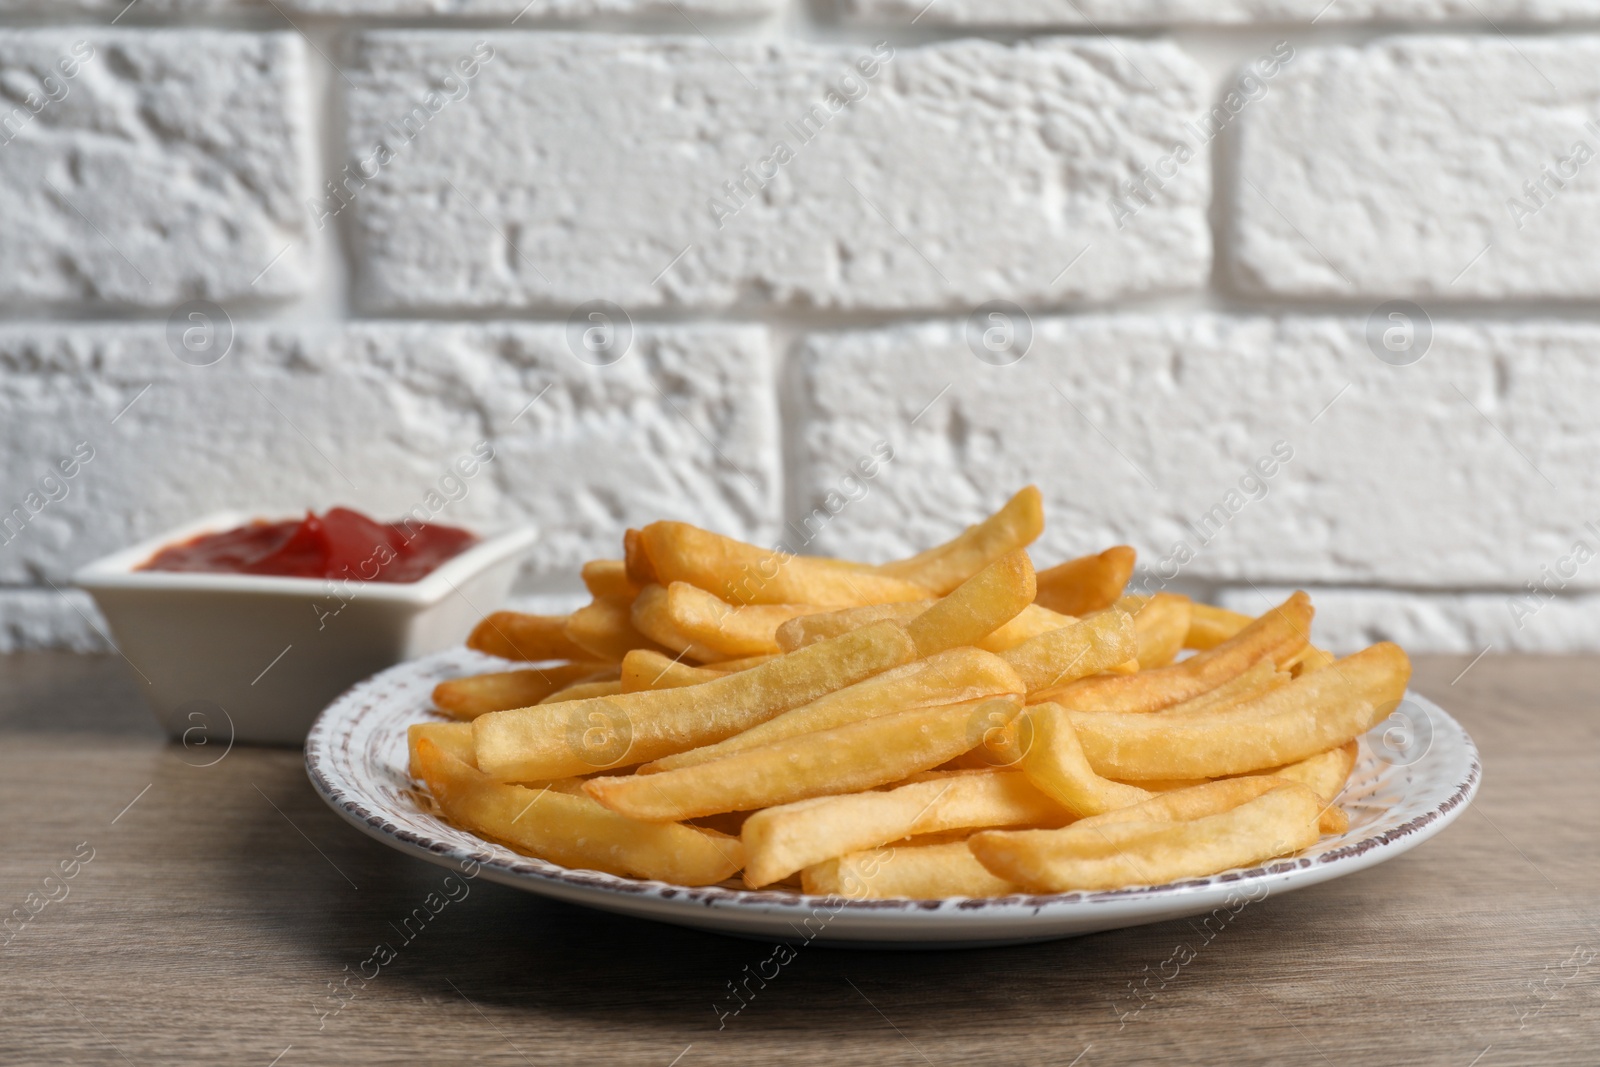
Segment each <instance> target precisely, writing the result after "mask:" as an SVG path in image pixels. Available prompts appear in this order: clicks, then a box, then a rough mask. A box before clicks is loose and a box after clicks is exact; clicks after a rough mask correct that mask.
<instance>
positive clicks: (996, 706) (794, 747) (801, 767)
mask: <svg viewBox="0 0 1600 1067" xmlns="http://www.w3.org/2000/svg"><path fill="white" fill-rule="evenodd" d="M880 625H888V624H880ZM847 636H848V635H847ZM846 639H847V638H838V639H837V640H846ZM819 647H820V646H819ZM796 654H797V655H798V654H799V653H796ZM1021 708H1022V702H1021V701H1020V700H1016V699H1015V698H1012V699H1010V700H1007V699H1004V698H996V699H993V700H984V701H974V702H972V703H968V704H944V705H940V706H938V707H932V708H913V709H911V710H909V711H900V712H894V713H891V714H888V715H879V716H876V717H874V718H871V719H863V720H862V721H860V722H854V723H851V724H850V725H848V726H840V727H836V728H835V729H832V730H823V731H820V732H818V733H813V734H801V735H800V736H799V737H793V738H789V739H788V740H785V741H777V742H774V743H773V744H770V745H761V746H758V747H756V748H750V749H745V750H744V751H743V752H735V753H733V754H732V755H730V756H724V757H722V758H721V759H717V760H712V761H711V762H709V763H701V764H698V765H697V766H693V767H681V768H679V769H677V770H671V771H661V772H660V773H658V774H636V775H627V776H619V777H609V778H591V779H589V781H588V783H587V784H585V786H584V790H585V792H587V793H588V794H589V795H590V796H591V797H593V798H594V799H596V800H598V801H599V802H600V803H601V804H604V805H605V806H606V807H607V808H610V809H611V810H612V811H614V812H616V813H617V814H619V815H626V816H627V817H628V818H631V819H644V820H647V821H658V822H667V821H679V820H683V819H694V818H699V817H700V816H703V815H716V814H718V813H719V812H725V811H750V810H752V809H754V808H766V807H771V806H773V805H775V804H788V803H791V802H793V801H796V800H805V799H806V798H808V797H815V796H825V795H827V794H830V793H837V792H847V793H848V792H858V791H860V790H863V789H872V788H875V787H877V786H880V785H887V784H888V783H890V782H898V781H901V780H903V779H905V778H907V777H909V776H910V775H913V774H916V773H917V772H918V771H925V770H929V769H930V768H933V767H937V766H938V765H939V764H941V763H944V762H945V761H946V760H950V759H953V758H955V757H956V756H959V755H961V753H963V752H965V751H967V750H968V749H970V748H973V747H974V746H975V745H977V744H978V742H979V741H980V740H981V738H982V732H981V730H978V731H975V730H974V724H975V723H977V722H984V721H987V716H990V715H994V714H996V713H999V714H1002V715H1005V716H1014V715H1015V714H1016V713H1017V712H1018V711H1020V710H1021ZM477 721H478V722H483V721H484V720H483V719H479V720H477ZM479 753H480V754H479V762H480V763H481V762H482V760H483V756H482V748H481V746H480V748H479Z"/></svg>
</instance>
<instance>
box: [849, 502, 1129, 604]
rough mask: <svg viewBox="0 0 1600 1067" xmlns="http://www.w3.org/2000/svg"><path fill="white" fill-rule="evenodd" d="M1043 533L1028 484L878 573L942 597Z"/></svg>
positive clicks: (1040, 512) (1039, 509)
mask: <svg viewBox="0 0 1600 1067" xmlns="http://www.w3.org/2000/svg"><path fill="white" fill-rule="evenodd" d="M1043 532H1044V501H1043V498H1041V497H1040V495H1039V490H1038V489H1037V488H1036V487H1034V486H1031V485H1030V486H1028V487H1027V488H1026V489H1023V490H1022V491H1021V492H1019V493H1018V494H1017V495H1016V496H1014V497H1012V498H1011V499H1010V500H1009V501H1007V502H1006V505H1005V507H1003V508H1001V509H1000V510H999V511H997V512H995V513H994V514H993V515H991V516H990V517H989V518H987V519H985V520H984V521H983V522H980V523H978V524H977V525H976V526H969V527H968V528H967V529H966V530H965V531H964V532H963V533H961V534H960V535H959V536H958V537H956V538H955V539H954V540H951V541H947V542H945V543H944V544H942V545H939V546H938V547H936V548H930V549H928V550H927V551H926V552H922V553H919V554H917V555H915V556H912V557H911V558H910V559H902V560H897V561H896V562H894V563H885V564H884V565H883V566H881V567H879V568H878V570H879V571H880V572H881V573H883V574H887V575H890V576H892V577H895V578H904V579H905V580H907V581H909V582H913V583H915V584H917V585H920V586H922V587H924V588H926V589H929V590H932V591H933V592H935V593H937V594H939V595H940V596H943V595H945V594H947V593H949V592H951V591H952V590H954V589H955V587H956V586H958V585H960V584H961V583H962V582H964V581H966V580H967V579H969V578H971V577H972V576H973V575H975V574H977V573H978V572H979V571H980V570H982V569H983V568H985V567H987V566H989V565H990V564H991V563H993V562H994V561H995V560H997V559H999V558H1000V557H1001V556H1004V555H1005V554H1006V553H1008V552H1016V551H1019V550H1020V549H1024V548H1027V547H1028V546H1029V545H1031V544H1033V542H1034V541H1036V540H1038V537H1039V535H1040V534H1041V533H1043ZM1123 582H1124V583H1126V582H1127V579H1126V578H1124V579H1123Z"/></svg>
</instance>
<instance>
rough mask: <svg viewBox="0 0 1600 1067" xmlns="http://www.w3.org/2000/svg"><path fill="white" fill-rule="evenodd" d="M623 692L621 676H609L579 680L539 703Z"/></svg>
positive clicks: (590, 698)
mask: <svg viewBox="0 0 1600 1067" xmlns="http://www.w3.org/2000/svg"><path fill="white" fill-rule="evenodd" d="M621 692H622V680H621V679H619V678H607V679H605V680H604V681H600V682H577V683H574V684H573V685H569V686H567V687H566V688H565V689H561V690H557V691H556V692H554V693H551V694H550V695H549V696H547V697H545V698H544V699H543V700H541V701H539V703H541V704H564V703H566V702H567V701H569V700H594V699H596V698H598V697H614V696H616V695H618V694H619V693H621ZM508 710H509V709H508Z"/></svg>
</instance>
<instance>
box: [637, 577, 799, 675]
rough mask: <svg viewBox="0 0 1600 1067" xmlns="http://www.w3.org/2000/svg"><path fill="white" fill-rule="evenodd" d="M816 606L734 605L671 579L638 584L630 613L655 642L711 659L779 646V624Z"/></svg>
mask: <svg viewBox="0 0 1600 1067" xmlns="http://www.w3.org/2000/svg"><path fill="white" fill-rule="evenodd" d="M816 610H817V609H816V608H814V607H812V606H810V605H797V604H752V605H740V606H735V605H733V604H730V603H728V602H727V601H726V600H723V599H722V598H720V597H718V596H717V595H716V594H714V593H708V592H706V591H705V590H704V589H700V588H698V587H696V586H693V585H690V584H689V583H688V582H673V583H672V584H671V585H669V586H664V587H663V586H659V585H647V586H645V587H644V588H643V589H642V590H640V591H639V595H638V597H636V598H635V599H634V601H633V609H632V619H633V625H634V628H635V629H636V630H638V631H639V632H640V633H642V634H644V635H645V636H646V637H648V638H650V639H651V640H653V641H655V642H656V643H657V644H660V645H663V646H665V647H666V648H668V649H671V650H672V651H674V652H681V653H684V654H686V655H688V656H690V657H691V658H693V659H697V660H699V661H700V662H702V663H711V662H714V661H716V660H727V659H739V658H743V657H745V656H768V655H776V654H777V653H779V652H782V651H783V648H782V647H781V646H779V644H778V627H779V626H781V625H783V624H784V623H786V622H788V621H789V620H790V619H794V618H798V617H800V616H802V615H814V614H816Z"/></svg>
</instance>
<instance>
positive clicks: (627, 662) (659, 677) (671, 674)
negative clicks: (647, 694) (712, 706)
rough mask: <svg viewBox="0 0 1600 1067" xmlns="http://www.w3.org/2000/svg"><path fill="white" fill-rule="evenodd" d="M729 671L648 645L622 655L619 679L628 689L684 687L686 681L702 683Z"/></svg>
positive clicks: (625, 689)
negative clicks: (663, 653)
mask: <svg viewBox="0 0 1600 1067" xmlns="http://www.w3.org/2000/svg"><path fill="white" fill-rule="evenodd" d="M727 673H728V672H727V671H722V670H717V669H715V668H712V667H696V666H693V665H692V664H688V663H683V662H681V661H680V660H676V659H673V658H672V657H670V656H663V655H662V654H661V653H659V652H651V651H650V650H649V649H646V648H636V649H634V650H633V651H632V652H629V653H628V654H627V655H626V656H623V657H622V669H621V672H620V677H619V678H618V681H620V682H621V683H622V691H623V692H624V693H638V692H641V691H642V690H646V689H681V688H683V687H684V686H686V685H699V684H700V683H701V682H709V681H711V680H712V679H713V678H721V677H722V676H723V675H724V674H727Z"/></svg>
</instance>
